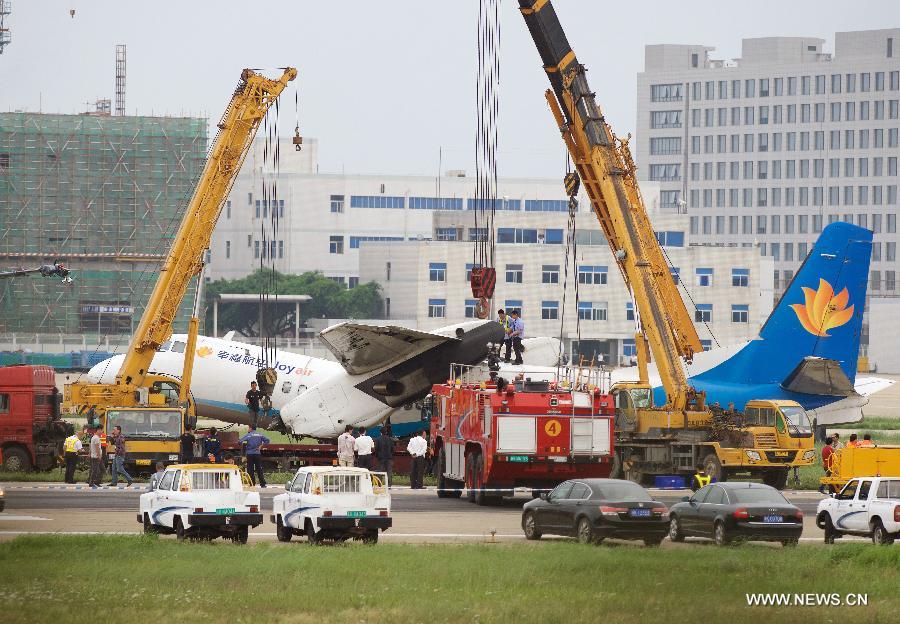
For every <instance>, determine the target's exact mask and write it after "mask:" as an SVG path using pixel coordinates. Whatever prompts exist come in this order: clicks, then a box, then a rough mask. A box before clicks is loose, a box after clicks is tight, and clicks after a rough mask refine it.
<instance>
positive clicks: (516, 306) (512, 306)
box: [503, 299, 522, 316]
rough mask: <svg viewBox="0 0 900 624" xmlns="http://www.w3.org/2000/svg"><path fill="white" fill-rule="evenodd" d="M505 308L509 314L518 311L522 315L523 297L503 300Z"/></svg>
mask: <svg viewBox="0 0 900 624" xmlns="http://www.w3.org/2000/svg"><path fill="white" fill-rule="evenodd" d="M503 308H504V309H505V310H506V313H507V314H512V313H513V312H518V313H519V316H521V315H522V300H521V299H507V300H506V301H504V302H503Z"/></svg>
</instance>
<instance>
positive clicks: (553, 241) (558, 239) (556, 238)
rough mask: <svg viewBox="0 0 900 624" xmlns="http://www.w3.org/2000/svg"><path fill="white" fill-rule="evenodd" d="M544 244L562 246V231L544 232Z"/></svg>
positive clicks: (551, 230)
mask: <svg viewBox="0 0 900 624" xmlns="http://www.w3.org/2000/svg"><path fill="white" fill-rule="evenodd" d="M546 233H547V235H546V237H545V240H546V243H547V244H548V245H562V244H563V240H564V235H563V231H562V230H560V229H550V228H548V229H547V230H546Z"/></svg>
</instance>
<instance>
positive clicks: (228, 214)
mask: <svg viewBox="0 0 900 624" xmlns="http://www.w3.org/2000/svg"><path fill="white" fill-rule="evenodd" d="M2 168H3V166H2V164H0V169H2ZM225 218H226V219H230V218H231V200H230V199H229V200H228V201H227V202H225Z"/></svg>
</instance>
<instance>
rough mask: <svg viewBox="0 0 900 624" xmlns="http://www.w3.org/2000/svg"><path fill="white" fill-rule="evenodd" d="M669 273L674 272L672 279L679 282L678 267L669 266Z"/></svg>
mask: <svg viewBox="0 0 900 624" xmlns="http://www.w3.org/2000/svg"><path fill="white" fill-rule="evenodd" d="M669 273H671V274H672V281H673V282H675V283H676V284H677V283H678V282H679V277H678V267H669Z"/></svg>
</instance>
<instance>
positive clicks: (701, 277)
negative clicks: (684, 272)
mask: <svg viewBox="0 0 900 624" xmlns="http://www.w3.org/2000/svg"><path fill="white" fill-rule="evenodd" d="M695 273H696V276H697V286H712V285H713V270H712V269H696V271H695Z"/></svg>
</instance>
